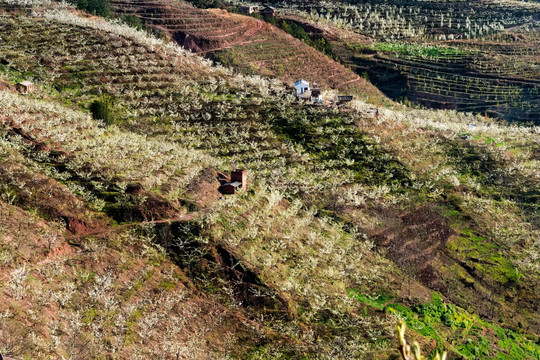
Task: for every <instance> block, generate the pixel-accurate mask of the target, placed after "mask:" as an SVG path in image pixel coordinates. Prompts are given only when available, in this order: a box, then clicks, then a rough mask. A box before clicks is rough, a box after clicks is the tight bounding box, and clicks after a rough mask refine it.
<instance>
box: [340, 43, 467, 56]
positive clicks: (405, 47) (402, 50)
mask: <svg viewBox="0 0 540 360" xmlns="http://www.w3.org/2000/svg"><path fill="white" fill-rule="evenodd" d="M348 46H349V47H350V48H352V49H355V50H364V49H367V50H374V51H382V52H386V53H393V54H399V55H403V56H416V57H422V58H429V59H451V58H455V57H462V56H468V55H472V54H474V53H473V52H471V51H467V50H462V49H455V48H449V47H442V46H431V45H419V44H397V43H376V44H370V45H363V44H348Z"/></svg>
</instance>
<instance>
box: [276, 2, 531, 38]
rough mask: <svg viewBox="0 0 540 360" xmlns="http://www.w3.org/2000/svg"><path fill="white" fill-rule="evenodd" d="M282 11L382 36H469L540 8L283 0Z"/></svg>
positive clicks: (516, 21)
mask: <svg viewBox="0 0 540 360" xmlns="http://www.w3.org/2000/svg"><path fill="white" fill-rule="evenodd" d="M273 3H274V5H275V6H278V7H279V8H280V9H282V10H283V11H284V12H286V13H288V14H290V13H294V12H296V13H298V14H300V15H302V16H307V17H310V18H312V19H314V20H318V21H323V22H324V21H326V22H330V23H332V24H333V25H337V26H340V27H346V28H349V29H352V30H355V31H357V32H359V33H361V34H364V35H368V36H371V37H374V38H377V39H382V40H398V39H411V38H423V39H436V40H447V39H448V40H453V39H470V38H477V37H481V36H485V35H488V34H492V33H497V32H499V31H501V30H503V29H506V28H510V27H513V26H517V25H522V24H527V23H532V22H533V20H534V16H535V15H536V14H537V13H538V7H534V5H531V4H526V3H495V2H490V1H467V2H465V1H451V2H448V1H419V0H401V1H392V2H380V1H375V0H348V1H342V2H330V1H312V2H305V1H294V0H293V1H282V0H274V1H273Z"/></svg>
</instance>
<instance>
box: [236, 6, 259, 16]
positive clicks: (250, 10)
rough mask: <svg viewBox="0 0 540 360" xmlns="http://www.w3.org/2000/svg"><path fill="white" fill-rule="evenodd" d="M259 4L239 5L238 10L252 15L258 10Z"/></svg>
mask: <svg viewBox="0 0 540 360" xmlns="http://www.w3.org/2000/svg"><path fill="white" fill-rule="evenodd" d="M257 9H258V6H239V7H238V11H240V12H241V13H242V14H246V15H250V14H253V13H254V12H255V11H257Z"/></svg>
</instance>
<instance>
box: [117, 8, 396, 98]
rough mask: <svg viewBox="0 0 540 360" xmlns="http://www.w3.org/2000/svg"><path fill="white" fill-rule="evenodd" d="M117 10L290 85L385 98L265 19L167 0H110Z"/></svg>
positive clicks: (185, 43) (198, 48) (200, 50)
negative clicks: (315, 85)
mask: <svg viewBox="0 0 540 360" xmlns="http://www.w3.org/2000/svg"><path fill="white" fill-rule="evenodd" d="M112 4H113V6H114V9H115V11H116V12H117V13H118V14H128V15H135V16H137V17H139V18H140V19H141V20H142V21H144V22H145V23H146V24H148V25H149V26H151V27H154V28H157V29H160V30H162V31H164V32H165V33H166V34H168V35H169V36H170V37H171V38H172V39H174V40H175V41H176V42H178V43H179V44H180V45H182V46H184V47H186V48H188V49H190V50H192V51H194V52H197V53H200V54H204V55H205V56H208V57H211V58H213V59H217V60H219V61H220V62H223V63H225V64H226V65H228V66H232V67H234V68H238V69H240V70H241V71H242V72H244V73H250V74H257V75H265V76H274V77H278V78H279V79H281V80H282V81H284V82H286V83H288V84H290V85H292V83H293V82H294V81H296V80H298V79H300V78H306V79H308V80H309V81H311V82H317V83H318V84H320V85H321V86H323V87H326V88H327V89H328V88H332V89H338V90H340V91H347V92H352V93H354V94H358V95H362V96H363V97H364V98H372V99H373V100H375V99H376V100H377V101H379V102H384V101H385V99H384V97H383V96H382V95H381V94H380V92H379V91H378V90H377V89H376V88H374V87H373V86H372V85H371V84H369V83H367V82H366V81H365V80H364V79H362V78H360V77H359V76H358V75H356V74H355V73H354V72H352V71H351V70H349V69H347V68H345V67H343V66H342V65H341V64H339V63H336V62H335V61H333V60H331V59H329V58H327V57H326V56H324V55H323V54H320V53H319V52H318V51H316V50H315V49H313V48H311V47H310V46H308V45H306V44H304V43H303V42H301V41H299V40H297V39H295V38H293V37H292V36H290V35H288V34H286V33H285V32H283V31H281V30H279V29H277V28H275V27H273V26H271V25H270V24H268V23H266V22H264V21H262V20H258V19H255V18H252V17H247V16H242V15H237V14H232V13H228V12H226V11H224V10H218V9H213V10H201V9H197V8H194V7H193V6H191V5H190V4H188V3H185V2H182V1H171V0H154V1H151V2H148V1H137V0H114V1H112Z"/></svg>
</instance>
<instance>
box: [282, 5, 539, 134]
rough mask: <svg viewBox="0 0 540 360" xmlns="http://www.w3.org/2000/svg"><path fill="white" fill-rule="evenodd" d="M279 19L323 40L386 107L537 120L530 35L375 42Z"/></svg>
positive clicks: (533, 37) (534, 39) (533, 35)
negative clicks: (388, 101)
mask: <svg viewBox="0 0 540 360" xmlns="http://www.w3.org/2000/svg"><path fill="white" fill-rule="evenodd" d="M283 17H284V18H285V19H288V21H295V22H297V23H298V24H300V25H301V26H303V27H304V28H305V29H306V31H308V32H309V33H310V34H311V36H312V37H314V38H318V37H321V36H323V37H325V38H326V39H328V40H329V41H330V43H331V44H332V46H333V48H334V52H335V54H336V56H337V57H338V59H339V60H340V61H341V62H342V63H343V64H344V65H346V66H348V67H350V68H352V69H353V70H355V71H356V72H357V73H358V74H363V76H367V77H369V79H370V81H371V82H372V83H373V84H375V85H377V87H378V88H379V89H380V90H381V91H382V92H383V93H385V94H386V95H387V96H388V97H390V98H392V99H394V100H398V101H403V102H406V103H407V104H413V105H414V104H417V105H421V106H425V107H427V108H438V109H456V110H459V111H464V112H474V113H479V114H482V115H486V116H490V117H497V118H500V119H504V120H508V121H521V122H527V123H530V122H532V123H536V124H538V122H539V121H540V120H539V119H540V80H539V79H540V48H539V47H538V45H537V44H538V41H540V35H538V34H539V32H538V31H537V30H534V31H528V30H525V29H523V28H515V29H510V30H508V31H504V32H499V33H496V34H491V35H487V36H485V37H482V38H481V39H470V40H446V41H440V42H434V41H423V42H422V41H420V42H407V41H401V42H377V41H376V40H375V39H370V38H362V36H361V35H360V34H358V35H356V34H354V33H350V32H347V31H342V30H341V29H338V28H336V27H335V26H333V25H331V24H329V23H326V24H318V23H316V22H314V21H312V20H308V19H307V18H306V17H302V16H290V15H289V16H286V15H283ZM532 26H533V29H534V23H533V24H532Z"/></svg>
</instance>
